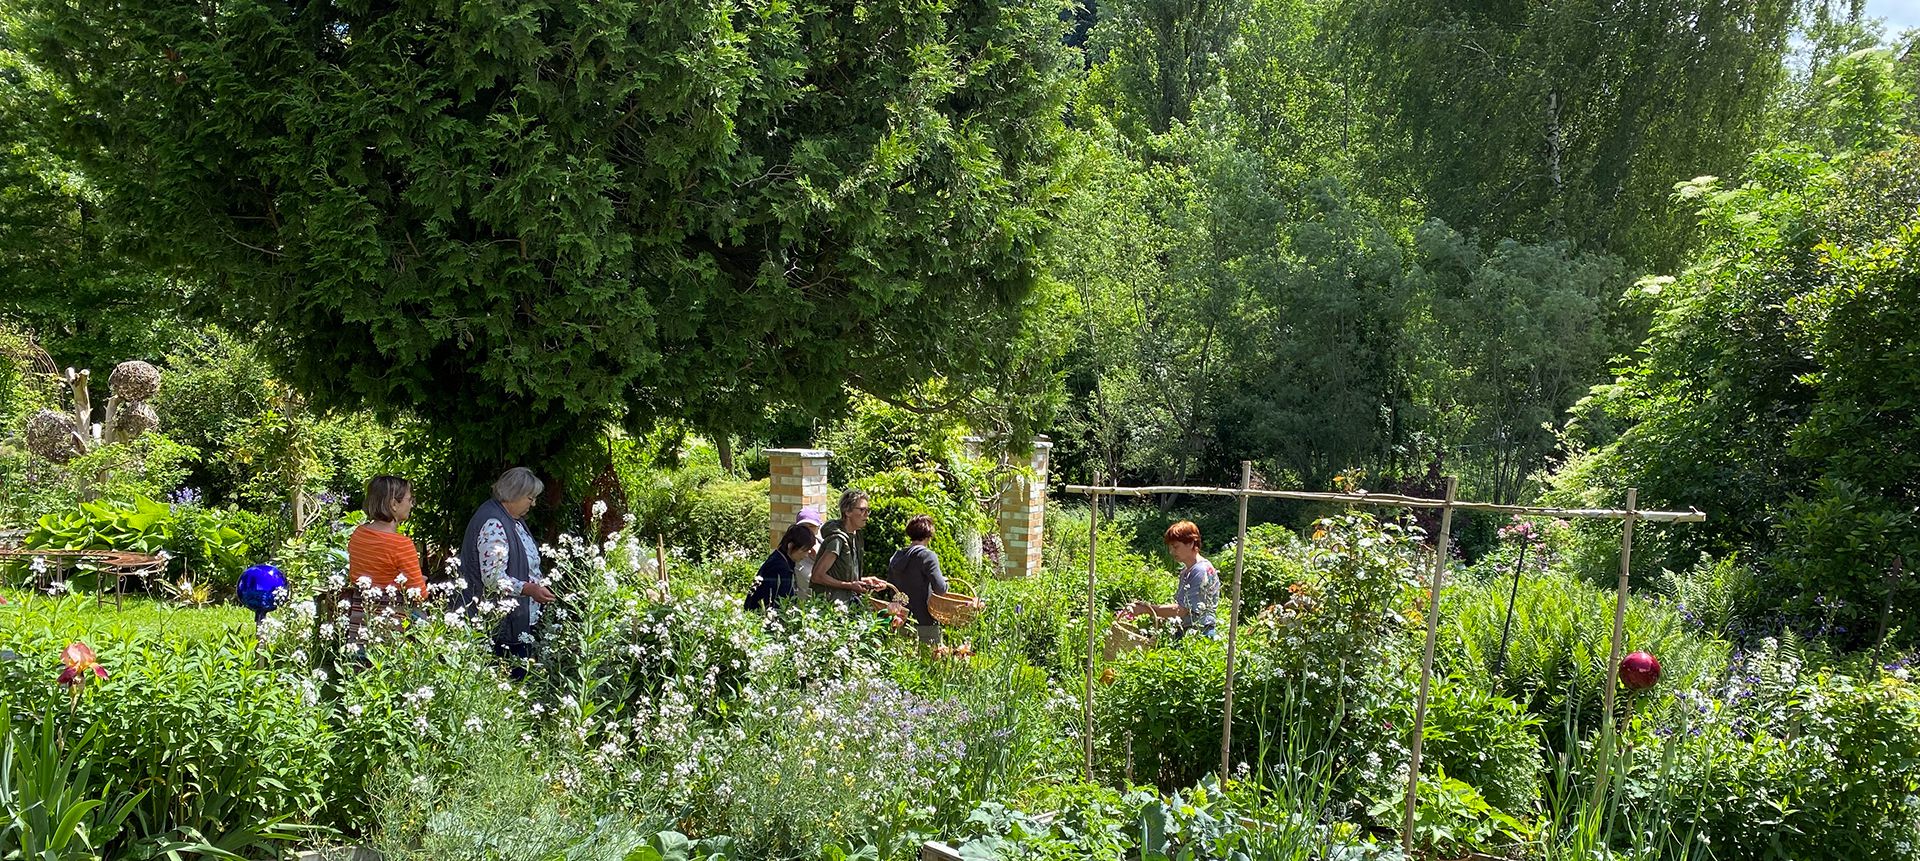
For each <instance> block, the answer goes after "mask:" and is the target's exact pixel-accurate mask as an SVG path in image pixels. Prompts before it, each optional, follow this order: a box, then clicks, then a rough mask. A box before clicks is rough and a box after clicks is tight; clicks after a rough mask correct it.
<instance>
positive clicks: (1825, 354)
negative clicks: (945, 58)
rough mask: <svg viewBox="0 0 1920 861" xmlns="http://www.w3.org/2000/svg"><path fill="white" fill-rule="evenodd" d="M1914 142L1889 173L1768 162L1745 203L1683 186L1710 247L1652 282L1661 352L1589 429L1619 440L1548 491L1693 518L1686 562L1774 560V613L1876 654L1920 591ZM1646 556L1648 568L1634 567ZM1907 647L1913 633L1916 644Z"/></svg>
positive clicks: (1598, 404) (1918, 193)
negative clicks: (1915, 581) (1908, 577)
mask: <svg viewBox="0 0 1920 861" xmlns="http://www.w3.org/2000/svg"><path fill="white" fill-rule="evenodd" d="M1917 166H1920V140H1916V139H1913V138H1907V139H1906V140H1904V141H1903V142H1902V143H1901V144H1900V145H1899V146H1897V147H1895V148H1893V149H1890V150H1886V151H1883V152H1879V153H1874V154H1870V155H1860V156H1847V157H1840V158H1835V157H1827V156H1821V155H1817V154H1813V153H1810V152H1807V151H1805V150H1800V149H1790V150H1783V151H1778V152H1772V153H1768V154H1764V155H1763V156H1762V157H1761V158H1759V159H1758V160H1757V161H1756V163H1755V164H1754V165H1753V166H1752V167H1751V168H1750V169H1749V173H1750V174H1752V175H1753V176H1754V177H1755V180H1754V181H1752V182H1749V183H1748V184H1746V185H1743V186H1740V187H1737V188H1728V187H1723V186H1721V185H1720V184H1719V183H1718V182H1717V181H1715V180H1712V179H1703V180H1700V181H1698V182H1694V183H1689V184H1686V185H1685V186H1683V189H1682V196H1683V197H1684V198H1686V199H1688V200H1690V201H1691V202H1692V203H1693V205H1695V206H1697V207H1698V209H1699V211H1700V213H1701V221H1702V230H1703V232H1704V233H1705V235H1706V236H1707V237H1708V240H1709V242H1708V244H1707V245H1706V246H1705V247H1704V248H1702V249H1701V250H1700V252H1699V253H1698V257H1697V260H1696V262H1695V264H1694V265H1693V266H1691V267H1689V268H1688V269H1687V270H1686V271H1685V272H1684V273H1683V274H1682V275H1681V276H1679V278H1677V279H1653V280H1649V281H1647V282H1644V284H1643V286H1642V288H1641V291H1640V292H1641V293H1642V294H1643V295H1644V297H1645V299H1644V301H1647V302H1649V303H1651V304H1652V306H1653V313H1654V325H1653V334H1652V335H1651V336H1650V337H1649V338H1648V339H1647V341H1646V343H1645V344H1644V345H1643V347H1642V348H1641V352H1640V354H1639V355H1638V356H1637V357H1636V360H1635V361H1634V362H1633V363H1632V364H1631V365H1629V366H1628V367H1627V368H1625V369H1624V372H1623V373H1622V374H1621V376H1620V377H1619V379H1618V380H1617V381H1615V382H1614V383H1613V384H1611V385H1609V386H1605V387H1602V388H1600V389H1598V390H1596V394H1595V395H1594V397H1593V398H1592V399H1590V402H1589V403H1588V404H1586V405H1585V406H1584V407H1583V408H1582V411H1583V412H1585V411H1588V410H1591V411H1593V412H1595V413H1598V414H1599V415H1601V416H1603V417H1605V418H1606V419H1609V420H1610V421H1612V422H1614V423H1616V424H1617V425H1619V426H1621V427H1624V428H1625V429H1624V431H1623V432H1622V433H1621V434H1620V435H1619V436H1618V437H1617V438H1615V439H1612V440H1611V441H1608V442H1605V444H1603V445H1599V446H1597V447H1596V448H1594V449H1593V450H1591V451H1590V452H1588V453H1587V454H1585V455H1583V456H1582V457H1580V458H1579V459H1577V460H1576V461H1575V462H1574V463H1573V464H1572V465H1571V466H1570V467H1569V468H1568V469H1567V470H1565V471H1564V472H1563V473H1562V474H1560V475H1559V476H1558V477H1557V478H1556V482H1557V484H1558V490H1557V493H1558V495H1559V497H1560V498H1562V499H1565V500H1567V501H1580V502H1603V501H1611V500H1617V499H1618V494H1619V493H1620V491H1621V490H1623V489H1624V488H1626V487H1638V488H1640V502H1641V504H1642V505H1647V506H1660V507H1673V506H1686V505H1695V506H1700V507H1702V508H1708V509H1710V510H1711V513H1712V519H1710V520H1709V521H1708V522H1707V523H1705V524H1700V525H1698V526H1694V527H1689V528H1688V529H1686V530H1685V531H1679V532H1675V533H1674V534H1673V538H1672V540H1673V541H1675V542H1677V545H1676V547H1677V549H1678V550H1679V551H1681V552H1680V553H1679V554H1677V555H1678V557H1679V558H1673V557H1671V556H1662V555H1660V554H1658V553H1653V554H1648V556H1647V560H1648V562H1649V563H1650V564H1654V565H1658V564H1667V565H1669V566H1672V567H1677V566H1679V565H1683V564H1685V563H1686V562H1687V561H1688V559H1687V558H1686V554H1687V553H1690V552H1698V551H1709V552H1714V553H1722V554H1724V553H1728V552H1747V553H1754V554H1756V555H1765V556H1770V557H1772V561H1773V562H1774V563H1775V566H1774V570H1775V571H1776V572H1777V573H1778V574H1780V575H1781V576H1782V578H1783V579H1782V581H1781V582H1780V583H1779V584H1778V589H1777V590H1776V591H1775V592H1774V593H1773V594H1772V595H1770V596H1769V598H1768V601H1767V603H1769V604H1770V605H1774V606H1785V607H1786V608H1788V609H1789V610H1793V611H1797V612H1799V613H1803V614H1805V615H1804V616H1803V618H1805V619H1808V620H1810V621H1818V622H1821V623H1824V624H1828V625H1831V626H1833V627H1834V628H1835V629H1837V628H1846V629H1847V630H1845V631H1838V630H1834V632H1835V633H1839V634H1841V635H1842V636H1843V638H1844V639H1845V641H1848V642H1852V643H1855V644H1858V643H1861V642H1865V641H1870V640H1871V639H1872V638H1874V637H1875V636H1876V635H1875V629H1877V628H1878V627H1879V625H1880V623H1881V620H1882V619H1883V618H1886V617H1888V616H1889V615H1890V616H1891V617H1892V619H1893V620H1894V621H1895V623H1897V622H1898V620H1900V619H1903V618H1912V613H1913V611H1914V610H1916V609H1920V589H1915V588H1913V587H1912V586H1909V585H1906V582H1907V581H1905V580H1902V579H1899V578H1895V577H1891V576H1890V572H1891V571H1892V570H1893V569H1894V568H1895V567H1896V563H1898V564H1899V565H1901V566H1904V567H1905V569H1906V570H1911V566H1912V565H1913V564H1914V562H1915V560H1917V559H1920V518H1916V508H1917V507H1920V462H1916V459H1915V456H1914V451H1915V450H1916V445H1920V442H1917V441H1916V432H1915V430H1914V429H1915V428H1916V427H1920V360H1916V356H1920V346H1917V345H1920V310H1917V309H1920V242H1916V238H1915V237H1916V236H1917V235H1920V167H1917ZM1639 555H1640V554H1636V556H1639ZM1907 633H1908V635H1909V637H1911V636H1912V635H1913V634H1914V633H1915V632H1913V631H1908V632H1907Z"/></svg>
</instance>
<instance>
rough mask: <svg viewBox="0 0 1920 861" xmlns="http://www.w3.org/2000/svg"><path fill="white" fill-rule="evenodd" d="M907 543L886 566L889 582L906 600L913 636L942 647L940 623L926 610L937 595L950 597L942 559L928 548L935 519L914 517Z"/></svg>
mask: <svg viewBox="0 0 1920 861" xmlns="http://www.w3.org/2000/svg"><path fill="white" fill-rule="evenodd" d="M907 540H908V541H909V542H911V543H910V544H908V545H907V546H905V547H902V548H900V549H899V550H896V551H894V554H893V558H892V559H891V560H888V562H887V581H888V582H890V583H892V584H893V588H895V589H898V590H900V594H902V595H905V596H906V597H907V613H908V614H909V615H911V616H912V617H913V629H914V632H915V633H917V634H919V635H920V642H921V643H923V644H925V645H928V646H938V645H940V622H939V620H937V619H935V618H933V614H932V613H930V612H928V610H927V602H928V601H929V600H930V599H931V597H932V596H934V595H945V594H947V578H946V577H945V576H944V575H942V574H941V573H940V557H939V556H938V555H936V554H935V553H934V552H933V548H932V547H929V546H928V545H930V544H932V543H933V518H932V517H928V516H927V515H925V514H920V515H915V516H914V518H913V519H912V520H909V521H907Z"/></svg>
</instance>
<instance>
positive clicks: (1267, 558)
mask: <svg viewBox="0 0 1920 861" xmlns="http://www.w3.org/2000/svg"><path fill="white" fill-rule="evenodd" d="M1307 551H1308V548H1307V544H1306V542H1304V541H1301V540H1300V536H1299V535H1297V534H1295V533H1294V531H1293V530H1291V529H1288V528H1287V527H1285V526H1281V525H1279V524H1274V523H1262V524H1259V525H1257V526H1250V527H1248V528H1247V552H1246V556H1245V560H1244V563H1243V567H1242V569H1241V574H1240V606H1241V607H1243V608H1245V612H1247V613H1257V612H1259V611H1260V610H1262V609H1265V608H1267V607H1271V606H1273V605H1275V604H1284V603H1286V601H1287V598H1288V597H1290V594H1291V593H1289V592H1288V591H1287V589H1288V587H1289V586H1292V585H1294V584H1296V583H1303V582H1306V580H1307V579H1308V577H1309V576H1310V574H1309V566H1308V564H1307V555H1308V554H1307ZM1233 558H1234V546H1233V544H1232V543H1229V544H1227V545H1226V546H1225V547H1224V548H1222V549H1221V551H1220V555H1219V557H1218V558H1217V559H1215V560H1214V566H1215V567H1217V568H1219V569H1220V575H1221V580H1222V586H1223V587H1226V588H1231V587H1230V583H1231V578H1232V576H1233ZM1221 599H1222V600H1223V601H1224V600H1226V590H1225V588H1223V590H1222V592H1221Z"/></svg>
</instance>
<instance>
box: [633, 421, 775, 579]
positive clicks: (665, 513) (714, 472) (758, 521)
mask: <svg viewBox="0 0 1920 861" xmlns="http://www.w3.org/2000/svg"><path fill="white" fill-rule="evenodd" d="M613 450H614V457H613V464H614V474H615V475H616V476H617V477H618V478H619V480H620V486H621V489H622V491H623V492H625V494H626V497H627V507H628V510H629V511H630V512H631V513H632V514H633V517H634V525H633V530H632V531H633V532H635V533H636V534H639V535H645V536H649V537H651V536H656V535H664V536H666V540H667V546H668V547H670V548H676V549H679V550H682V551H684V552H686V553H687V554H688V555H689V556H690V557H691V558H692V559H693V560H695V561H706V560H709V559H715V558H719V557H721V556H725V555H729V554H738V553H743V552H745V553H748V554H749V555H756V556H757V555H758V554H759V553H760V551H762V550H763V549H767V548H766V544H767V517H768V513H767V506H768V503H769V501H768V498H767V486H768V484H767V481H766V480H765V479H761V480H757V481H741V480H739V479H737V478H735V477H734V476H732V475H731V474H729V473H727V472H726V471H725V470H723V469H721V468H720V464H719V461H718V460H717V459H715V457H714V456H713V454H712V447H711V446H705V445H698V446H695V447H694V450H693V451H692V452H689V453H687V454H686V455H684V456H682V455H681V454H680V453H679V452H678V450H677V449H675V450H674V452H673V455H674V459H676V460H679V461H680V464H679V465H677V466H655V465H653V463H652V461H653V460H655V459H658V458H660V457H662V455H660V454H657V453H654V452H651V451H648V450H645V449H644V447H643V446H641V445H640V444H639V443H636V442H635V441H634V440H630V439H618V440H615V441H614V445H613ZM756 562H757V560H756Z"/></svg>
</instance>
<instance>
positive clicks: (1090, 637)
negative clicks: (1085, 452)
mask: <svg viewBox="0 0 1920 861" xmlns="http://www.w3.org/2000/svg"><path fill="white" fill-rule="evenodd" d="M1252 477H1253V463H1252V461H1241V462H1240V486H1239V487H1237V488H1234V487H1185V486H1173V485H1156V486H1152V487H1119V486H1113V485H1099V484H1094V485H1084V484H1069V485H1067V486H1066V488H1065V490H1066V492H1067V493H1077V494H1081V495H1084V496H1086V497H1087V498H1088V500H1089V502H1090V503H1091V505H1090V506H1089V510H1090V511H1091V512H1092V517H1091V520H1090V521H1089V528H1088V535H1089V538H1088V540H1087V606H1086V611H1087V679H1086V700H1085V703H1084V706H1085V708H1084V714H1083V716H1082V717H1083V719H1084V724H1083V726H1082V728H1081V732H1082V734H1083V736H1084V738H1083V741H1084V745H1083V746H1084V748H1085V753H1086V769H1087V777H1088V778H1092V777H1093V678H1094V664H1095V660H1094V646H1093V644H1094V641H1095V632H1094V625H1095V618H1096V615H1097V614H1096V608H1095V606H1094V580H1095V576H1096V572H1097V570H1098V562H1097V556H1096V553H1095V551H1096V550H1097V549H1098V547H1099V540H1100V539H1099V533H1100V513H1099V512H1100V497H1102V496H1157V495H1159V494H1166V493H1174V494H1186V495H1190V496H1230V497H1233V498H1235V499H1238V500H1239V501H1240V524H1239V531H1238V535H1239V540H1238V541H1237V542H1236V544H1235V547H1234V558H1233V586H1232V594H1231V598H1230V599H1229V608H1228V614H1227V679H1226V692H1225V703H1224V705H1225V709H1224V710H1223V712H1222V715H1221V720H1220V779H1221V780H1222V781H1223V782H1224V781H1225V780H1226V778H1227V775H1228V774H1230V773H1231V771H1230V770H1231V768H1232V761H1231V754H1230V749H1231V745H1232V743H1233V683H1234V658H1235V651H1236V646H1237V644H1238V637H1239V629H1240V577H1241V572H1242V570H1243V569H1244V567H1245V564H1246V558H1245V557H1246V554H1245V547H1246V543H1247V502H1248V501H1249V500H1251V499H1254V498H1256V497H1257V498H1260V499H1291V500H1298V501H1306V502H1329V503H1334V504H1337V505H1346V506H1355V505H1366V506H1378V507H1383V508H1438V509H1440V534H1439V535H1438V536H1437V539H1436V541H1435V542H1434V557H1433V576H1432V587H1431V589H1430V590H1429V593H1430V594H1429V598H1428V602H1427V638H1426V644H1425V648H1424V650H1423V651H1422V653H1421V658H1420V693H1419V697H1418V699H1417V700H1416V701H1415V705H1414V715H1413V728H1412V740H1411V742H1410V743H1409V745H1408V750H1409V752H1410V762H1409V765H1408V768H1407V799H1406V814H1405V820H1404V822H1403V827H1402V828H1401V829H1400V840H1401V847H1402V849H1403V850H1404V852H1405V854H1406V855H1407V856H1408V857H1412V855H1413V816H1414V809H1415V806H1416V805H1417V804H1418V799H1419V789H1420V756H1421V740H1422V736H1423V735H1424V733H1425V731H1426V722H1427V697H1428V695H1429V693H1430V692H1431V689H1432V685H1433V650H1434V643H1435V641H1436V640H1437V639H1438V637H1439V632H1440V593H1441V591H1442V589H1443V587H1444V586H1445V584H1446V574H1447V557H1448V555H1449V550H1450V544H1451V539H1452V530H1453V513H1454V512H1455V511H1484V512H1491V513H1496V514H1514V515H1530V516H1540V517H1560V518H1578V519H1589V520H1595V519H1597V520H1618V521H1621V530H1620V582H1619V585H1618V588H1617V591H1616V592H1615V597H1614V608H1613V645H1612V648H1611V649H1610V650H1609V651H1608V655H1607V686H1606V690H1605V691H1604V692H1603V693H1602V697H1603V701H1604V717H1603V719H1602V725H1601V726H1602V729H1601V733H1602V744H1603V746H1605V745H1607V744H1608V743H1610V741H1611V739H1612V737H1613V733H1614V726H1613V721H1614V717H1613V702H1614V689H1615V688H1617V687H1619V685H1620V650H1621V646H1622V644H1623V643H1622V640H1623V637H1624V636H1625V632H1626V617H1627V594H1628V591H1627V589H1628V584H1627V572H1628V567H1629V564H1630V562H1631V560H1632V557H1633V524H1634V521H1647V522H1649V523H1701V522H1704V521H1705V520H1706V519H1707V515H1706V514H1705V513H1703V512H1701V511H1700V510H1699V509H1691V508H1690V509H1688V510H1686V511H1642V510H1640V509H1639V508H1638V507H1637V503H1638V501H1639V490H1638V489H1637V488H1628V490H1627V506H1626V507H1625V508H1551V507H1543V506H1532V505H1499V504H1495V503H1491V502H1460V501H1458V500H1456V499H1455V498H1454V492H1455V490H1456V489H1457V488H1458V486H1459V480H1458V479H1456V478H1452V477H1449V478H1448V479H1447V490H1446V497H1445V498H1443V499H1429V498H1426V497H1419V496H1404V495H1401V494H1395V493H1367V492H1364V491H1361V492H1354V493H1316V492H1312V491H1302V490H1255V489H1254V488H1253V482H1252ZM1097 480H1098V477H1096V481H1097Z"/></svg>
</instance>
